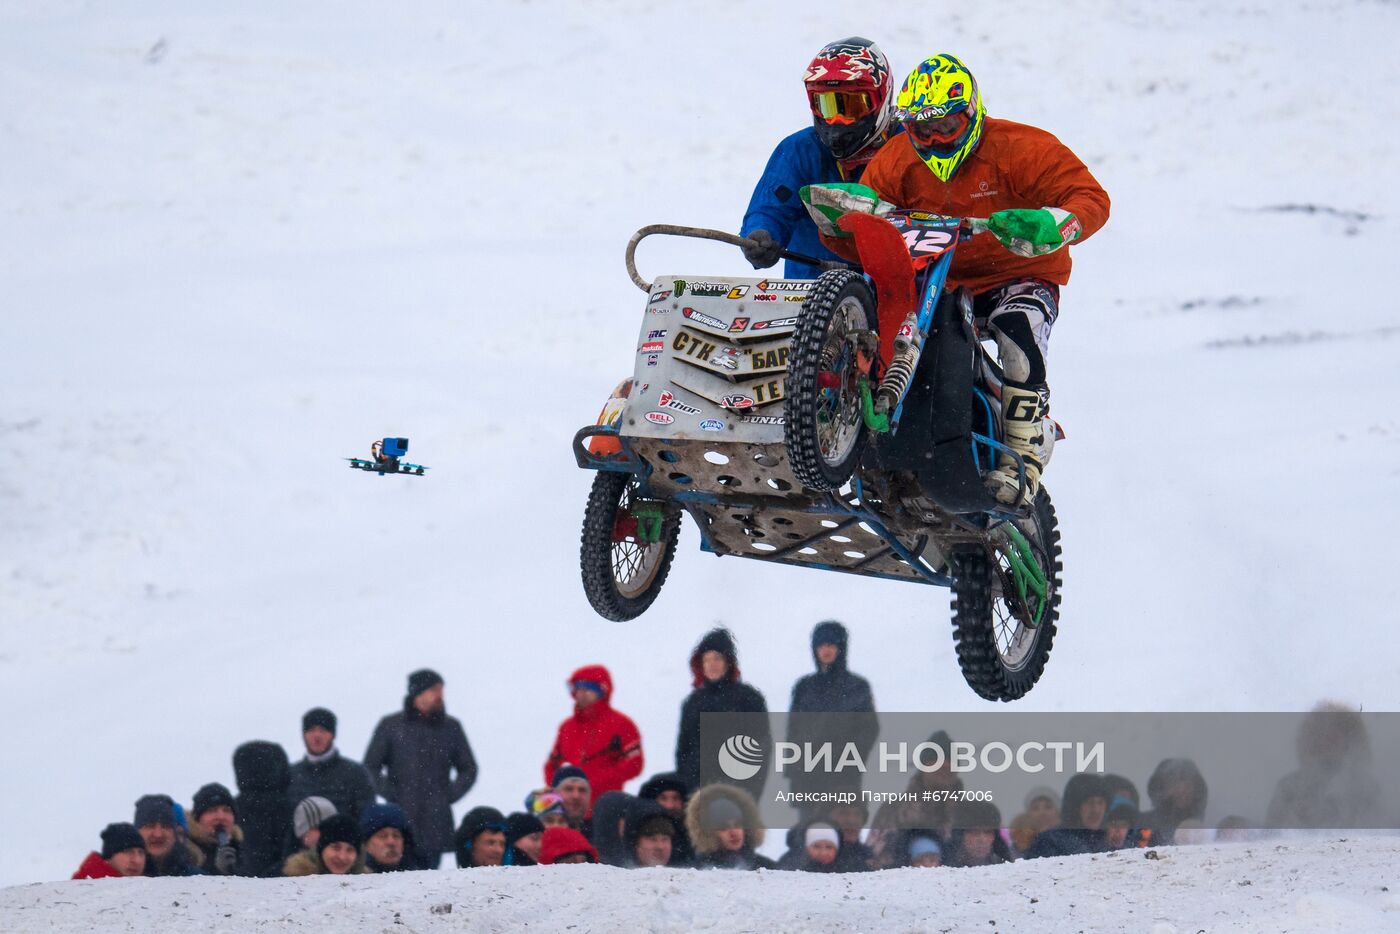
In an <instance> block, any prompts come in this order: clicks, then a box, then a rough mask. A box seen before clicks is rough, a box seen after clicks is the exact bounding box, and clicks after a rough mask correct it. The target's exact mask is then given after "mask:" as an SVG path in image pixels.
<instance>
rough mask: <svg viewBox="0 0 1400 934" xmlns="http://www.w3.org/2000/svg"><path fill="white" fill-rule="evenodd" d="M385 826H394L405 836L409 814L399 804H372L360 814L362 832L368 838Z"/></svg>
mask: <svg viewBox="0 0 1400 934" xmlns="http://www.w3.org/2000/svg"><path fill="white" fill-rule="evenodd" d="M385 827H393V828H394V829H395V830H397V831H398V832H399V833H401V834H403V835H404V836H407V835H408V815H407V814H406V813H404V809H403V808H401V807H399V806H398V805H397V804H394V803H393V802H390V803H388V804H371V805H370V806H369V807H367V808H365V811H364V813H363V814H361V815H360V833H362V834H363V835H364V838H365V839H366V840H368V839H369V838H370V837H372V836H374V835H375V834H377V833H379V831H381V830H383V829H384V828H385Z"/></svg>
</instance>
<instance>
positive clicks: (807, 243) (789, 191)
mask: <svg viewBox="0 0 1400 934" xmlns="http://www.w3.org/2000/svg"><path fill="white" fill-rule="evenodd" d="M864 168H865V167H864V166H861V167H860V168H859V169H857V170H856V174H855V177H854V178H842V177H841V170H840V168H838V167H837V165H836V159H835V158H834V157H832V155H831V151H830V150H828V149H827V148H826V147H825V146H823V145H822V144H821V140H819V139H818V138H817V131H816V130H815V129H813V128H812V127H807V128H806V129H805V130H798V131H797V132H796V133H794V134H792V135H791V136H789V137H787V138H786V139H784V140H783V141H782V142H781V143H779V144H778V148H776V149H774V150H773V155H772V156H770V157H769V159H768V165H767V166H765V167H764V169H763V177H762V178H760V179H759V180H758V184H757V185H756V186H755V187H754V190H753V197H752V198H750V199H749V209H748V211H747V212H746V213H745V214H744V224H743V226H742V227H741V228H739V234H740V236H744V237H747V236H748V235H749V234H751V233H753V232H754V231H755V230H766V231H768V232H769V233H770V234H772V235H773V239H774V240H777V241H778V242H779V243H781V244H782V245H783V246H784V247H785V248H787V249H789V250H792V251H793V252H794V253H805V254H807V255H808V256H813V257H816V258H817V259H825V260H839V259H841V257H839V256H837V255H836V254H835V253H833V252H831V251H830V250H828V249H827V248H826V247H825V246H823V245H822V242H821V238H820V237H818V236H817V225H816V224H814V223H812V218H810V217H809V216H808V215H807V208H806V206H805V205H803V203H802V199H801V198H800V197H798V192H799V191H800V190H801V189H802V186H803V185H821V184H825V183H827V182H847V181H849V182H855V181H860V176H861V173H862V172H863V171H864ZM821 272H822V271H821V269H819V268H818V267H816V266H812V265H810V264H809V263H799V262H797V261H796V260H787V265H786V266H785V267H784V277H785V278H788V279H815V278H817V276H819V275H821Z"/></svg>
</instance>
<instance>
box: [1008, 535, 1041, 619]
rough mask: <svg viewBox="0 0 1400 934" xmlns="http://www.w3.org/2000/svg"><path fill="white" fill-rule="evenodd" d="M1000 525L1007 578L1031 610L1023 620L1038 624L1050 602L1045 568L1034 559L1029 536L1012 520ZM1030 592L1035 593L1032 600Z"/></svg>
mask: <svg viewBox="0 0 1400 934" xmlns="http://www.w3.org/2000/svg"><path fill="white" fill-rule="evenodd" d="M1001 528H1002V531H1004V532H1005V533H1006V544H1005V548H1004V549H1002V554H1004V555H1006V560H1007V563H1008V564H1010V565H1011V582H1012V585H1013V586H1014V587H1015V588H1016V595H1017V596H1018V597H1019V598H1020V600H1021V604H1022V605H1023V606H1025V607H1026V608H1027V609H1028V610H1031V619H1029V620H1027V621H1026V623H1027V625H1029V626H1031V627H1032V628H1034V627H1036V626H1039V625H1040V621H1041V619H1043V618H1044V616H1045V607H1046V605H1047V604H1048V603H1049V602H1050V600H1049V587H1048V585H1047V582H1046V577H1045V570H1044V569H1043V568H1042V567H1041V566H1040V562H1039V561H1037V560H1036V557H1035V551H1034V550H1033V549H1032V548H1031V543H1030V540H1029V539H1027V538H1026V536H1025V534H1024V533H1023V532H1022V531H1021V530H1020V529H1018V528H1016V525H1015V523H1012V522H1007V523H1004V524H1003V525H1002V527H1001ZM1032 596H1033V597H1035V599H1034V601H1032V599H1031V597H1032Z"/></svg>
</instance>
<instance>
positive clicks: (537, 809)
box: [525, 791, 564, 818]
mask: <svg viewBox="0 0 1400 934" xmlns="http://www.w3.org/2000/svg"><path fill="white" fill-rule="evenodd" d="M525 809H526V810H527V811H529V812H530V813H531V814H533V815H534V816H535V817H539V818H543V817H544V816H545V815H546V814H563V813H564V799H563V798H561V797H559V796H558V795H557V794H555V793H554V792H552V791H532V792H530V793H529V794H528V795H526V796H525Z"/></svg>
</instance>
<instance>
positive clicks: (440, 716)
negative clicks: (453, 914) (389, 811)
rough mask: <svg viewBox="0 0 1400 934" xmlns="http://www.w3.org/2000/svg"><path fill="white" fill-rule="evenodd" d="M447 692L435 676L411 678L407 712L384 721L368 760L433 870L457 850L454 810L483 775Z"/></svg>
mask: <svg viewBox="0 0 1400 934" xmlns="http://www.w3.org/2000/svg"><path fill="white" fill-rule="evenodd" d="M442 688H443V680H442V676H441V675H439V674H438V673H437V672H435V671H431V670H429V669H426V668H425V669H422V670H420V671H415V672H414V673H413V674H411V675H409V677H408V693H407V695H406V696H405V697H404V700H403V710H402V711H400V712H399V713H394V714H390V715H388V716H387V717H385V718H384V719H382V720H380V721H379V725H378V726H376V727H375V728H374V735H373V736H372V737H371V738H370V741H369V748H368V749H367V750H366V751H365V759H364V764H365V768H366V769H368V770H369V774H370V779H371V780H372V781H373V782H374V783H375V788H376V790H377V791H378V792H379V794H381V795H383V796H384V798H385V800H388V801H392V802H394V803H395V804H397V805H399V806H400V807H402V808H403V809H404V812H405V813H406V814H407V815H408V820H409V823H411V824H412V825H413V829H414V833H415V834H417V837H418V852H419V854H420V855H421V856H422V858H423V864H424V866H425V868H429V869H436V868H437V865H438V863H439V861H440V860H441V858H442V854H443V853H446V852H448V851H449V850H451V849H452V848H453V846H452V836H453V826H452V804H453V802H456V801H459V800H461V798H462V796H463V795H465V794H466V793H467V792H468V791H470V790H471V787H472V785H474V784H476V775H477V768H476V758H475V757H474V756H473V755H472V748H471V746H470V744H468V743H467V734H466V732H465V731H464V730H463V729H462V724H461V721H459V720H458V719H457V718H455V717H449V716H448V715H447V708H446V706H445V705H444V703H443V699H442ZM454 771H455V773H456V774H455V776H454V774H453V773H454Z"/></svg>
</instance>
